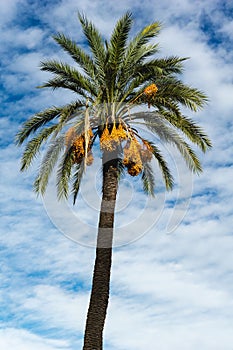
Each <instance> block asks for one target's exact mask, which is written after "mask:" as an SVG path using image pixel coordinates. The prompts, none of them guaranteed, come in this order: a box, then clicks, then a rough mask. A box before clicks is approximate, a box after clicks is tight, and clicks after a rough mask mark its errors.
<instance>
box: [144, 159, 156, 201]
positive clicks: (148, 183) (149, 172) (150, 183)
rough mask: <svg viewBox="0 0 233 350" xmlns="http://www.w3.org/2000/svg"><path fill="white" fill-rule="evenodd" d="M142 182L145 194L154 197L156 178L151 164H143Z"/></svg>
mask: <svg viewBox="0 0 233 350" xmlns="http://www.w3.org/2000/svg"><path fill="white" fill-rule="evenodd" d="M142 182H143V190H144V192H145V193H146V194H147V195H149V196H151V197H154V194H155V178H154V172H153V169H152V166H151V164H149V163H144V164H143V173H142Z"/></svg>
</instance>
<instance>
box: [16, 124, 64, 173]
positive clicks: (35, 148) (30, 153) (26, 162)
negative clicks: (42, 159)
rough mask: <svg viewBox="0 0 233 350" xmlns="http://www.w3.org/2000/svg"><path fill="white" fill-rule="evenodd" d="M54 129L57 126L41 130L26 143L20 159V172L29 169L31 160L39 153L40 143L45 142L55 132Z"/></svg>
mask: <svg viewBox="0 0 233 350" xmlns="http://www.w3.org/2000/svg"><path fill="white" fill-rule="evenodd" d="M56 128H57V125H53V126H50V127H48V128H46V129H43V130H42V131H41V132H40V133H39V134H38V135H37V136H36V137H34V138H33V139H32V140H30V141H29V142H28V143H27V145H26V148H25V150H24V153H23V156H22V159H21V169H20V170H21V171H24V170H27V169H28V168H29V166H30V165H31V163H32V161H33V159H34V158H35V157H36V155H37V153H38V152H39V150H40V147H41V145H42V143H43V142H45V141H47V139H48V138H49V136H50V135H51V134H52V133H53V132H54V131H55V130H56Z"/></svg>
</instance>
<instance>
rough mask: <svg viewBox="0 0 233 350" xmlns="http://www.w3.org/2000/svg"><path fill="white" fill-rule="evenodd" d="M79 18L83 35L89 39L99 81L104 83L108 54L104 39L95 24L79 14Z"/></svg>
mask: <svg viewBox="0 0 233 350" xmlns="http://www.w3.org/2000/svg"><path fill="white" fill-rule="evenodd" d="M78 18H79V21H80V23H81V26H82V29H83V33H84V35H85V36H86V38H87V41H88V44H89V47H90V49H91V51H92V53H93V56H94V57H93V58H94V64H95V66H96V68H97V79H98V81H103V82H104V77H105V64H106V52H105V47H104V44H103V39H102V37H101V35H100V33H99V31H98V30H97V29H96V27H95V26H94V24H93V23H92V22H90V21H88V19H87V18H86V16H85V15H83V14H81V13H78Z"/></svg>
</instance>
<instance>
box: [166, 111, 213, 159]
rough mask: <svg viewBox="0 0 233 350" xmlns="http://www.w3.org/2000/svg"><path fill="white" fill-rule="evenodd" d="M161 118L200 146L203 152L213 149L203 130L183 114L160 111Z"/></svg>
mask: <svg viewBox="0 0 233 350" xmlns="http://www.w3.org/2000/svg"><path fill="white" fill-rule="evenodd" d="M160 114H161V118H164V119H166V120H167V121H168V122H169V123H170V124H171V125H173V126H175V127H176V128H177V129H178V130H180V131H182V132H183V133H184V134H185V135H186V136H187V137H188V138H189V140H190V141H191V142H193V143H194V144H196V145H197V146H199V147H200V148H201V150H202V152H206V151H207V149H208V148H211V147H212V144H211V141H210V139H209V138H208V136H207V135H206V134H205V132H204V131H203V129H202V128H201V127H200V126H198V125H197V124H196V123H194V122H193V121H192V120H191V119H190V118H187V117H185V116H184V115H181V114H176V113H170V112H167V111H160Z"/></svg>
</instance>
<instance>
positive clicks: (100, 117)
mask: <svg viewBox="0 0 233 350" xmlns="http://www.w3.org/2000/svg"><path fill="white" fill-rule="evenodd" d="M78 17H79V21H80V23H81V26H82V30H83V33H84V35H85V37H86V40H87V44H88V45H89V51H88V52H87V51H85V50H84V49H83V48H81V47H80V46H78V45H77V44H76V42H75V41H73V40H72V39H70V38H68V37H67V36H65V35H64V34H62V33H58V34H56V35H55V36H54V37H53V38H54V40H55V41H56V42H57V43H58V44H59V45H60V46H61V47H62V48H63V49H64V50H65V51H66V52H67V53H68V54H70V56H71V57H72V58H73V60H74V63H75V67H73V66H70V65H68V64H66V63H63V62H60V61H58V60H47V61H45V62H42V63H41V67H40V68H41V70H42V71H47V72H50V73H52V74H53V77H52V79H51V80H49V81H48V82H46V83H45V84H44V85H42V86H41V88H52V89H58V88H62V89H68V90H71V91H72V92H74V96H75V100H74V101H73V102H71V103H69V104H67V105H64V106H58V107H57V106H56V107H51V108H48V109H46V110H44V111H42V112H39V113H37V114H36V115H34V116H33V117H31V118H30V119H29V120H27V121H26V122H25V123H24V124H23V126H22V128H21V130H20V131H19V132H18V134H17V137H16V142H17V144H18V145H21V144H22V143H23V142H24V141H25V140H27V139H28V138H29V141H28V143H27V144H26V147H25V150H24V153H23V156H22V166H21V170H22V171H24V170H27V169H28V167H29V166H30V165H31V163H32V161H33V160H34V158H35V157H36V155H37V154H38V152H39V151H40V149H41V147H42V146H44V143H45V144H48V143H49V144H48V149H47V152H46V154H45V156H44V158H43V159H42V162H41V165H40V170H39V173H38V176H37V178H36V180H35V183H34V189H35V191H36V192H37V193H38V194H44V193H45V191H46V187H47V184H48V181H49V178H50V175H51V174H52V173H53V171H54V170H56V172H57V194H58V199H60V198H62V197H65V198H66V199H68V197H69V196H70V195H71V196H72V197H73V202H74V203H75V201H76V198H77V195H78V192H79V188H80V184H81V179H82V176H83V174H84V173H85V168H86V166H89V165H91V164H92V161H93V150H94V148H93V146H94V145H96V146H95V148H96V147H98V146H99V147H100V150H101V154H102V165H103V167H102V169H103V170H102V179H103V184H102V202H101V210H100V216H99V227H98V237H97V246H96V260H95V267H94V274H93V284H92V291H91V298H90V304H89V309H88V314H87V320H86V329H85V336H84V346H83V349H84V350H94V349H95V350H100V349H102V347H103V340H102V338H103V328H104V323H105V317H106V312H107V306H108V299H109V285H110V270H111V258H112V240H113V226H114V209H115V203H116V196H117V191H118V184H119V179H120V177H121V174H122V173H124V172H128V174H129V175H130V176H139V177H140V178H141V180H142V184H143V189H144V191H145V192H146V193H147V194H148V195H152V196H153V194H154V190H155V180H154V172H153V168H154V163H155V162H157V164H158V166H159V168H160V170H161V172H162V176H163V179H164V182H165V187H166V189H167V190H171V189H172V187H173V177H172V174H171V171H170V170H169V167H168V164H167V162H166V160H165V159H164V157H163V155H162V153H161V150H160V149H159V147H158V145H156V144H155V143H154V142H153V140H147V139H145V138H144V136H143V135H141V134H139V133H138V131H137V129H136V128H135V127H137V125H144V126H145V127H146V128H147V129H149V130H150V132H152V133H153V134H154V135H156V137H157V138H159V139H161V140H162V141H163V142H166V143H169V144H171V145H173V146H175V147H176V148H177V149H178V151H179V152H180V154H181V156H182V157H183V158H184V160H185V162H186V163H187V166H188V168H189V169H190V170H191V171H192V172H196V173H199V172H201V170H202V168H201V164H200V161H199V159H198V156H197V154H196V153H195V151H194V150H193V149H192V148H191V147H190V144H189V143H188V142H187V140H188V141H190V142H191V143H193V144H194V145H196V146H198V147H199V148H200V149H201V150H202V151H203V152H205V151H206V150H207V149H208V148H209V147H211V142H210V140H209V139H208V137H207V136H206V134H205V133H204V132H203V130H202V129H201V128H200V127H199V126H198V125H197V124H195V123H194V122H193V121H192V120H191V119H190V118H188V117H186V116H184V115H183V113H182V111H181V109H182V108H184V107H186V109H189V110H191V111H195V112H196V111H197V110H198V109H199V108H202V107H203V106H204V104H205V103H206V101H207V98H206V96H205V94H204V93H202V92H201V91H199V90H198V89H195V88H192V87H189V86H187V85H185V84H184V83H183V82H182V81H181V80H179V79H178V76H179V75H181V73H182V70H183V62H184V61H185V60H186V58H179V57H175V56H172V57H167V58H156V54H157V52H158V44H157V43H155V42H153V41H152V39H155V37H156V36H157V35H158V33H159V31H160V24H159V23H158V22H154V23H151V24H149V25H147V26H146V27H144V28H143V29H142V30H141V31H139V32H138V34H137V35H136V36H135V37H133V38H132V39H131V40H130V39H129V33H130V29H131V26H132V15H131V13H129V12H127V13H126V14H124V15H123V16H122V18H120V19H119V20H118V22H117V24H116V26H115V28H114V30H113V32H112V35H111V37H110V39H109V40H108V41H106V40H104V39H103V37H102V36H101V34H100V33H99V31H98V30H97V29H96V27H95V26H94V24H93V23H92V22H90V21H89V20H88V19H87V18H86V17H85V15H83V14H80V13H79V14H78ZM137 106H142V107H143V108H141V109H140V110H138V109H137V108H135V107H137ZM152 159H154V161H153V162H152Z"/></svg>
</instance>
